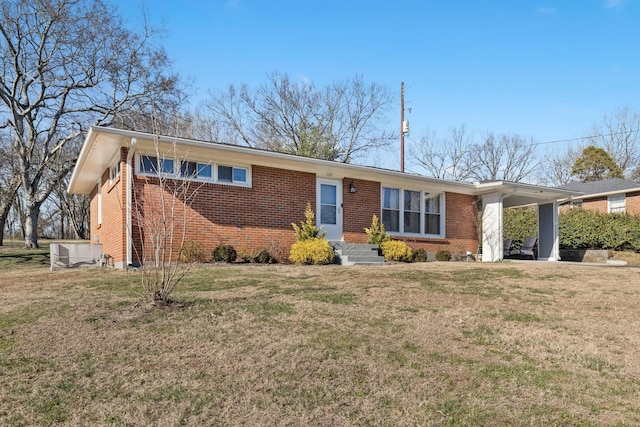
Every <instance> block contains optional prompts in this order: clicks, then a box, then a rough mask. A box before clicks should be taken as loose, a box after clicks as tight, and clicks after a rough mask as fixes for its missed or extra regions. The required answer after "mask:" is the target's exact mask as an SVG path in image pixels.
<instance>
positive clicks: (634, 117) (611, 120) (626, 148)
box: [587, 107, 640, 176]
mask: <svg viewBox="0 0 640 427" xmlns="http://www.w3.org/2000/svg"><path fill="white" fill-rule="evenodd" d="M590 133H591V135H592V136H589V137H588V138H587V142H588V143H589V144H591V145H595V146H598V147H602V148H604V149H605V150H606V151H607V153H609V155H610V156H611V157H612V158H613V160H614V161H615V162H616V164H617V165H618V166H619V167H620V168H621V169H622V171H623V173H624V174H625V176H631V175H632V173H633V171H634V169H636V168H638V167H640V114H638V113H634V112H632V111H630V110H629V107H623V108H620V109H619V110H617V111H616V112H614V114H613V115H606V114H605V115H604V117H603V119H602V123H600V124H597V125H594V126H593V127H592V128H591V130H590Z"/></svg>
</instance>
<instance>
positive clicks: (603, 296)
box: [0, 250, 640, 426]
mask: <svg viewBox="0 0 640 427" xmlns="http://www.w3.org/2000/svg"><path fill="white" fill-rule="evenodd" d="M48 265H49V264H48V258H47V254H46V251H44V250H42V251H19V250H14V251H10V252H9V251H4V252H0V301H2V303H1V304H0V425H16V426H20V425H24V426H31V425H56V424H61V425H74V426H75V425H115V426H120V425H122V426H129V425H198V426H200V425H294V426H308V425H322V426H336V425H372V426H373V425H375V426H379V425H383V426H384V425H388V426H416V425H456V426H457V425H469V426H476V425H495V426H502V425H531V426H549V425H553V426H555V425H561V426H565V425H567V426H569V425H575V426H601V425H616V426H621V425H629V426H633V425H638V424H640V405H638V399H639V395H640V354H639V352H638V348H639V346H640V338H639V335H638V332H637V331H638V330H639V327H640V318H639V316H638V313H639V312H640V269H635V268H606V267H586V266H580V265H564V264H560V263H543V262H536V263H533V262H532V263H509V262H503V263H495V264H481V263H454V262H449V263H441V262H434V263H420V264H394V265H389V266H385V267H340V266H327V267H299V266H291V265H224V264H222V265H221V264H216V265H203V266H200V267H197V268H195V269H194V270H193V271H192V272H191V274H190V275H189V276H187V278H186V280H185V281H184V283H183V284H182V285H181V286H180V287H179V288H178V290H177V292H176V294H175V298H176V299H177V300H178V302H179V303H177V304H173V305H170V306H166V307H164V308H154V307H153V306H151V305H149V304H147V303H145V302H144V299H143V296H142V294H141V287H140V276H139V274H140V273H138V272H124V271H117V270H112V269H99V268H92V269H79V270H65V271H58V272H50V271H49V270H48Z"/></svg>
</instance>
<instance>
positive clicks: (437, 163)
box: [409, 125, 475, 181]
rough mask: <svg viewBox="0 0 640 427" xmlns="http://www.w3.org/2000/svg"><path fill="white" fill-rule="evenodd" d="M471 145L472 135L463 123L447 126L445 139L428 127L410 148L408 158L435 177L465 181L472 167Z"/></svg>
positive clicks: (469, 175) (469, 176)
mask: <svg viewBox="0 0 640 427" xmlns="http://www.w3.org/2000/svg"><path fill="white" fill-rule="evenodd" d="M473 148H474V143H473V137H472V135H471V134H470V133H469V132H467V129H466V127H465V125H461V126H458V127H453V128H451V129H449V133H448V135H447V136H446V137H445V138H444V139H438V138H437V137H436V133H435V131H431V130H429V129H427V131H426V132H425V133H424V134H423V136H422V137H421V138H420V141H418V142H417V143H414V144H413V145H412V146H411V147H410V148H409V157H410V158H411V159H412V160H413V161H414V162H415V163H416V164H417V165H419V166H421V167H422V168H424V169H425V170H426V171H427V173H429V174H430V175H431V176H433V177H434V178H440V179H449V180H454V181H466V180H468V179H469V178H471V176H472V171H473V168H474V160H475V158H474V157H473V156H472V153H473Z"/></svg>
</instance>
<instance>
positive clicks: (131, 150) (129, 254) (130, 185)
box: [124, 137, 138, 268]
mask: <svg viewBox="0 0 640 427" xmlns="http://www.w3.org/2000/svg"><path fill="white" fill-rule="evenodd" d="M137 146H138V139H137V138H135V137H133V138H131V144H130V145H129V152H128V153H127V207H126V208H127V223H126V227H127V263H126V265H125V266H124V267H125V268H128V267H129V266H131V265H132V264H133V253H132V252H133V251H132V247H133V236H132V234H133V224H132V221H131V215H132V213H131V205H132V203H133V196H132V190H133V173H134V168H133V162H132V161H133V155H134V152H135V149H136V147H137Z"/></svg>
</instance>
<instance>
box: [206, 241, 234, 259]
mask: <svg viewBox="0 0 640 427" xmlns="http://www.w3.org/2000/svg"><path fill="white" fill-rule="evenodd" d="M211 255H212V256H213V260H214V261H224V262H234V261H235V260H236V258H237V257H238V253H237V252H236V250H235V249H233V246H231V245H225V244H222V245H219V246H218V247H217V248H215V249H214V250H213V252H212V253H211Z"/></svg>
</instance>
